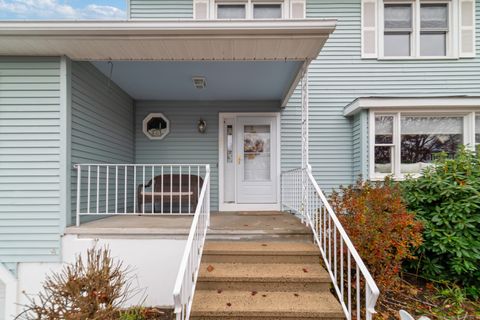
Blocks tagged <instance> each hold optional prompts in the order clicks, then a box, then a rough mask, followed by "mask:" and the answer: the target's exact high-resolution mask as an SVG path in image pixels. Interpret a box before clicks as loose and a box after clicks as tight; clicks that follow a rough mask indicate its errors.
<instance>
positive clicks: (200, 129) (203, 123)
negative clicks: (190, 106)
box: [197, 119, 207, 133]
mask: <svg viewBox="0 0 480 320" xmlns="http://www.w3.org/2000/svg"><path fill="white" fill-rule="evenodd" d="M197 128H198V132H200V133H205V132H206V131H207V121H205V120H203V119H200V120H198V123H197Z"/></svg>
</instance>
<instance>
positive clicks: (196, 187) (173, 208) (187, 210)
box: [75, 164, 208, 226]
mask: <svg viewBox="0 0 480 320" xmlns="http://www.w3.org/2000/svg"><path fill="white" fill-rule="evenodd" d="M75 168H76V174H77V177H76V179H77V183H76V214H77V217H76V218H77V219H76V220H77V221H76V222H77V226H78V225H80V217H81V216H99V215H152V214H194V213H195V210H196V208H197V207H198V203H199V198H200V190H201V187H202V184H203V182H204V180H205V177H206V175H207V171H208V165H200V164H77V165H75Z"/></svg>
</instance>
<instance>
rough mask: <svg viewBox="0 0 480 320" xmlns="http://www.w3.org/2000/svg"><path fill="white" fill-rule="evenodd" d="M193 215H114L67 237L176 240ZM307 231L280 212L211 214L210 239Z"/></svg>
mask: <svg viewBox="0 0 480 320" xmlns="http://www.w3.org/2000/svg"><path fill="white" fill-rule="evenodd" d="M191 221H192V216H169V215H164V216H160V215H157V216H120V215H119V216H114V217H107V218H103V219H99V220H95V221H91V222H86V223H83V224H81V225H80V226H79V227H76V226H72V227H68V228H67V229H66V232H65V233H66V234H76V235H78V236H83V237H91V236H106V237H122V238H125V237H135V238H138V237H145V238H151V237H155V238H164V237H165V238H178V239H183V238H186V237H187V236H188V232H189V230H190V225H191ZM309 234H310V231H309V229H308V228H307V227H305V226H304V225H303V224H302V223H301V222H300V220H299V219H298V218H296V217H295V216H293V215H292V214H290V213H287V212H280V211H248V212H215V213H212V214H211V222H210V229H209V231H208V237H209V238H210V239H232V238H233V239H245V238H252V239H254V238H256V236H260V235H262V236H270V237H272V238H275V237H280V236H291V237H292V238H295V237H299V238H305V237H308V236H309Z"/></svg>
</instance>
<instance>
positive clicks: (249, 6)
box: [210, 0, 291, 21]
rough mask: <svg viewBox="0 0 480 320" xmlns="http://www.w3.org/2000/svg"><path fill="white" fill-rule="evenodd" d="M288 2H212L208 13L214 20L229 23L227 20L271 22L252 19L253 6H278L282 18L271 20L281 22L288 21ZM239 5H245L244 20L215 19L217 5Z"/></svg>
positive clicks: (235, 0)
mask: <svg viewBox="0 0 480 320" xmlns="http://www.w3.org/2000/svg"><path fill="white" fill-rule="evenodd" d="M290 2H291V1H290V0H277V1H276V0H214V1H211V2H210V4H211V6H210V13H211V15H210V16H211V17H213V19H214V20H223V21H229V20H260V21H261V20H272V19H254V17H253V7H254V5H255V4H280V7H281V11H282V17H281V18H279V19H273V20H283V19H289V18H290V10H289V9H290ZM229 4H230V5H235V4H236V5H240V4H244V5H245V18H239V19H219V18H217V8H218V5H229Z"/></svg>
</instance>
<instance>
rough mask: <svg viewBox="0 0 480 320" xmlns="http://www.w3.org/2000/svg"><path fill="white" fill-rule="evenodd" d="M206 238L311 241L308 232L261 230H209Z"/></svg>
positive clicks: (219, 239) (221, 239) (215, 239)
mask: <svg viewBox="0 0 480 320" xmlns="http://www.w3.org/2000/svg"><path fill="white" fill-rule="evenodd" d="M207 240H214V241H235V240H236V241H285V242H309V241H312V234H311V233H310V232H298V233H292V232H262V231H261V230H251V231H248V232H247V231H243V230H230V231H225V230H220V231H219V230H209V231H208V233H207Z"/></svg>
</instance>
